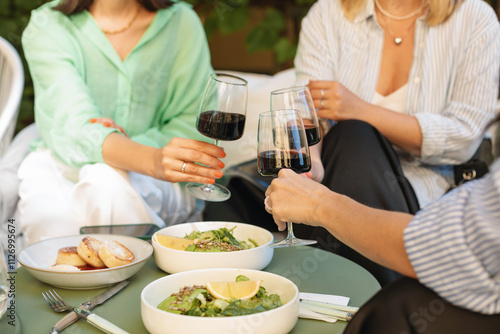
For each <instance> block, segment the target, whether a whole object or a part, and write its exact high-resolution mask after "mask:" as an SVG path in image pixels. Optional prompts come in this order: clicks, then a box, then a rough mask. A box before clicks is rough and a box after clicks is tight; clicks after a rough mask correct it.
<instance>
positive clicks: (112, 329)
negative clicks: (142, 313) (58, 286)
mask: <svg viewBox="0 0 500 334" xmlns="http://www.w3.org/2000/svg"><path fill="white" fill-rule="evenodd" d="M42 296H43V299H45V301H46V302H47V304H49V306H50V308H51V309H52V310H53V311H54V312H58V313H60V312H65V311H69V310H71V311H75V312H76V314H78V316H79V317H80V318H82V319H85V320H87V322H89V323H90V324H92V325H94V326H95V327H97V328H99V329H100V330H101V331H103V332H104V333H108V334H129V333H128V332H126V331H124V330H123V329H121V328H120V327H118V326H116V325H114V324H112V323H111V322H109V321H108V320H106V319H104V318H102V317H100V316H98V315H97V314H95V313H92V312H90V311H88V310H85V309H81V308H78V307H73V306H71V305H68V304H67V303H66V302H65V301H64V299H62V298H61V296H59V295H58V294H57V292H55V291H54V290H48V291H45V292H42Z"/></svg>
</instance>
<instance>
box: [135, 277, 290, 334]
mask: <svg viewBox="0 0 500 334" xmlns="http://www.w3.org/2000/svg"><path fill="white" fill-rule="evenodd" d="M226 282H227V284H229V286H230V287H229V290H230V291H240V292H241V293H242V294H240V295H239V297H244V299H238V293H237V292H235V293H234V296H236V297H233V293H232V292H231V293H230V294H229V295H225V294H224V292H221V291H223V290H224V289H222V290H221V289H220V286H219V288H217V284H219V285H220V284H224V283H226ZM242 282H243V285H245V284H246V283H248V284H249V285H251V286H252V288H253V287H256V285H257V287H256V288H257V290H256V291H254V292H253V293H250V294H248V293H247V291H250V290H251V288H249V287H244V288H243V289H238V290H237V289H236V288H235V285H240V284H241V283H242ZM256 282H257V283H258V284H256ZM231 284H233V285H231ZM212 285H215V287H214V286H212ZM246 288H249V289H246ZM242 291H243V292H242ZM214 295H215V296H214ZM298 296H299V291H298V288H297V286H296V285H295V284H294V283H293V282H292V281H290V280H288V279H287V278H284V277H282V276H279V275H276V274H272V273H268V272H264V271H258V270H248V269H228V268H219V269H203V270H193V271H187V272H182V273H177V274H173V275H169V276H165V277H163V278H160V279H158V280H156V281H154V282H152V283H150V284H149V285H148V286H146V287H145V288H144V290H143V291H142V293H141V316H142V320H143V323H144V325H145V327H146V329H147V330H148V331H149V332H150V333H152V334H159V333H197V332H199V331H202V332H203V333H204V334H215V333H217V334H226V333H227V334H230V333H231V334H232V333H248V334H254V333H255V334H257V333H259V334H266V333H269V334H280V333H288V332H290V331H291V330H292V329H293V327H294V326H295V324H296V322H297V319H298V313H299V297H298Z"/></svg>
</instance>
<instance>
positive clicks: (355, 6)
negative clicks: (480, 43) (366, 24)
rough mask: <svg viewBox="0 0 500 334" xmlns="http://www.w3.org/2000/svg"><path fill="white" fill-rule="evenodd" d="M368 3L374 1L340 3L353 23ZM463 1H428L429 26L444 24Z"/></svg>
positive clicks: (344, 1)
mask: <svg viewBox="0 0 500 334" xmlns="http://www.w3.org/2000/svg"><path fill="white" fill-rule="evenodd" d="M366 1H373V0H340V3H341V5H342V10H343V12H344V15H345V16H346V17H347V18H348V19H349V20H351V21H352V20H354V18H355V17H356V15H358V13H359V12H360V11H361V9H362V8H363V7H364V6H365V4H366ZM463 1H464V0H427V2H428V4H429V12H428V14H427V17H426V22H427V24H429V25H430V26H434V25H438V24H440V23H443V22H444V21H446V20H447V19H448V18H449V17H450V15H451V14H452V13H453V11H454V10H455V8H457V6H458V5H459V4H460V3H462V2H463Z"/></svg>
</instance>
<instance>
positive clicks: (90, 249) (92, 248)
mask: <svg viewBox="0 0 500 334" xmlns="http://www.w3.org/2000/svg"><path fill="white" fill-rule="evenodd" d="M101 245H102V242H100V241H99V240H97V239H96V238H93V237H84V238H83V239H82V241H81V242H80V244H79V245H78V247H77V252H78V255H80V256H81V258H82V259H83V260H84V261H85V262H87V264H88V265H89V266H92V267H96V268H104V267H105V265H104V262H102V261H101V259H100V258H99V255H98V252H99V248H101Z"/></svg>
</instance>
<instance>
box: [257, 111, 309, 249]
mask: <svg viewBox="0 0 500 334" xmlns="http://www.w3.org/2000/svg"><path fill="white" fill-rule="evenodd" d="M258 131H259V132H258V135H257V138H258V142H257V144H258V145H257V146H258V148H257V162H258V169H259V173H260V174H261V175H262V176H273V177H276V176H277V175H278V173H279V171H280V170H281V169H283V168H289V169H291V170H293V171H295V172H296V173H306V172H308V171H309V170H310V169H311V159H310V155H309V145H308V143H307V139H306V132H305V129H304V123H303V121H302V116H301V115H300V114H299V112H298V111H297V110H291V109H288V110H287V109H285V110H273V111H269V112H265V113H262V114H260V115H259V130H258ZM292 226H293V224H292V223H291V222H287V228H288V235H287V237H286V238H285V240H282V241H279V242H276V243H274V244H272V245H271V247H289V246H303V245H312V244H315V243H316V242H317V241H316V240H304V239H299V238H297V237H295V235H294V234H293V227H292Z"/></svg>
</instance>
